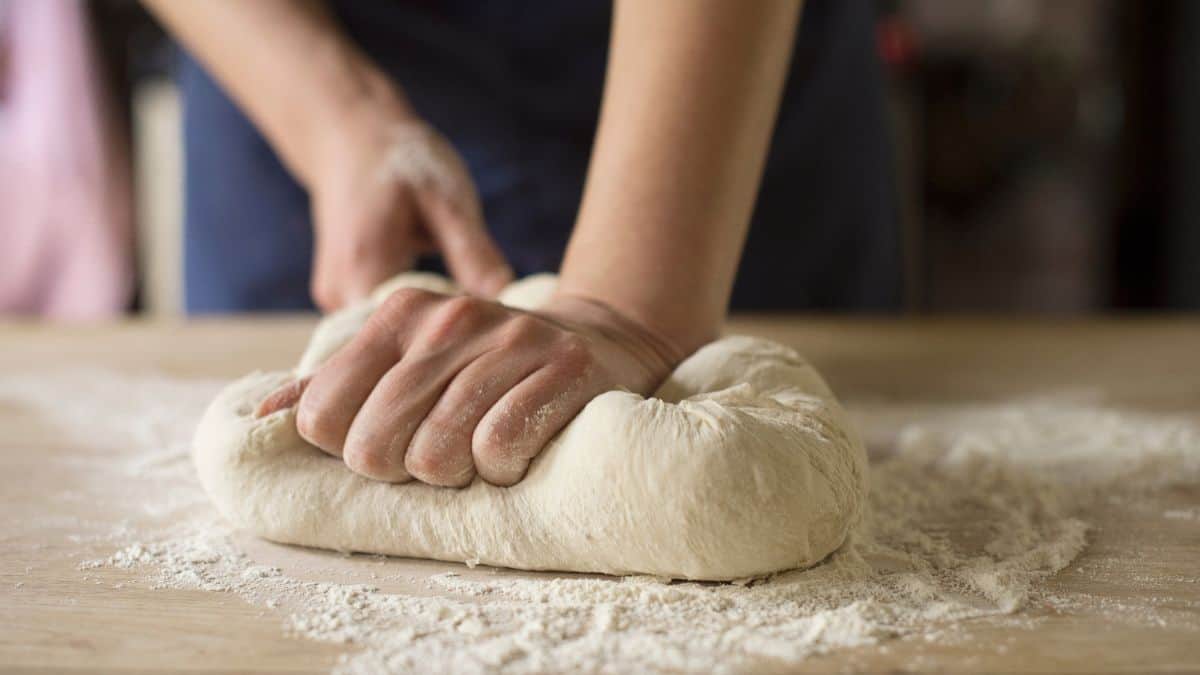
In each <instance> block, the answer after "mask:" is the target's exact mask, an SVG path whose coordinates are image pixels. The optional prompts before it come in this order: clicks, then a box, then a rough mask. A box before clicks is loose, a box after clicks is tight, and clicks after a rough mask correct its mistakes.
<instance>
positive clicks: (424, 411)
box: [146, 0, 800, 486]
mask: <svg viewBox="0 0 1200 675" xmlns="http://www.w3.org/2000/svg"><path fill="white" fill-rule="evenodd" d="M146 2H147V4H148V5H149V6H150V7H151V8H152V10H153V11H154V12H155V13H156V14H157V15H158V16H159V17H160V19H162V20H163V22H164V23H165V24H166V25H167V26H168V27H169V28H170V29H171V30H172V31H173V32H174V33H175V34H176V35H177V36H178V37H179V38H180V39H181V40H182V41H183V42H184V43H186V44H187V45H188V47H189V48H190V49H191V50H192V52H193V53H194V54H196V56H197V57H198V58H199V59H200V60H201V61H203V62H204V63H205V64H206V66H207V67H208V68H209V69H210V71H212V72H213V73H214V74H215V76H216V78H217V79H218V80H220V81H221V82H222V84H223V85H224V86H225V87H226V89H227V90H229V91H230V93H231V95H232V96H233V98H234V99H235V100H237V101H238V103H239V105H241V106H242V107H243V108H244V109H245V110H246V112H247V114H248V115H249V117H250V118H251V119H252V120H253V121H254V122H255V124H256V125H258V127H259V128H260V129H262V131H263V133H264V135H265V136H266V137H267V138H268V140H269V141H270V142H271V143H272V145H273V146H274V147H275V149H276V150H277V152H278V153H279V155H280V157H281V158H282V160H283V162H284V164H285V165H286V166H287V167H288V169H289V170H290V171H291V172H292V173H293V174H294V175H295V176H296V177H297V179H298V180H299V181H300V182H301V183H302V184H303V185H305V187H306V188H307V189H308V190H309V192H310V194H311V195H312V197H313V203H314V207H313V211H314V227H315V229H316V232H317V254H316V264H315V268H314V274H313V291H314V295H315V296H316V298H317V300H318V302H319V303H320V304H321V305H322V306H323V307H325V308H334V307H337V306H340V305H342V304H345V303H346V302H349V301H351V300H353V299H355V298H358V297H361V296H363V295H365V294H366V293H367V292H369V290H370V288H371V287H373V286H374V285H375V284H376V283H378V282H380V281H383V280H384V279H386V278H388V277H390V276H391V275H392V274H394V273H395V272H398V271H401V270H403V269H405V268H406V267H407V265H408V264H410V263H411V260H412V258H413V256H414V255H415V254H416V253H418V252H422V251H424V250H426V249H427V248H428V247H433V248H434V249H435V250H437V251H439V252H441V253H442V254H443V256H444V257H445V258H446V260H447V263H448V266H449V268H450V270H451V272H452V274H453V275H454V276H455V278H456V279H457V280H458V281H459V282H460V284H461V285H462V286H463V287H464V288H465V289H466V291H467V292H468V294H466V295H461V296H454V297H451V296H443V295H438V294H434V293H428V292H425V291H419V290H411V289H409V290H402V291H398V292H397V293H396V294H394V295H393V296H392V297H391V298H389V299H388V300H387V301H386V302H385V303H384V304H383V305H382V306H381V308H380V309H379V310H377V311H376V312H375V313H374V315H373V316H372V317H371V319H370V321H369V322H368V323H367V325H366V327H365V328H364V329H363V330H362V331H361V332H360V333H359V335H357V336H356V337H355V338H354V339H353V340H352V341H351V342H350V343H349V344H348V345H346V347H344V348H343V349H342V350H340V351H339V352H338V353H336V354H335V355H334V356H333V357H332V358H331V359H330V360H329V361H328V362H327V363H326V364H325V365H324V366H322V367H321V368H320V369H319V370H318V371H317V372H316V373H315V374H314V375H313V376H312V378H311V379H309V380H304V381H301V382H297V383H295V384H292V385H289V386H288V387H285V388H284V389H282V390H280V391H278V392H276V393H274V394H272V395H271V396H270V397H268V398H267V400H265V401H264V402H263V404H262V405H261V406H260V408H259V411H258V412H259V414H263V415H265V414H271V413H273V412H275V411H277V410H280V409H282V408H285V407H289V406H292V405H297V406H298V408H297V418H296V424H297V428H298V430H299V432H300V434H301V435H302V436H303V437H304V438H305V439H307V440H308V441H310V442H311V443H313V444H314V445H316V446H317V447H319V448H321V449H322V450H324V451H326V452H328V453H330V454H333V455H336V456H339V457H342V458H343V460H344V461H345V462H346V464H347V466H349V467H350V468H351V469H352V470H354V471H357V472H359V473H361V474H363V475H366V476H368V477H371V478H375V479H378V480H385V481H393V482H401V481H406V480H411V479H417V480H421V481H423V482H426V483H430V484H434V485H445V486H462V485H466V484H468V483H469V482H470V481H471V480H473V479H474V477H475V476H476V475H479V476H480V477H482V478H483V479H484V480H487V481H489V482H492V483H495V484H499V485H511V484H513V483H515V482H517V481H518V480H520V478H521V477H522V476H523V475H524V472H525V470H526V469H527V467H528V465H529V462H530V461H531V460H532V459H533V458H534V457H536V455H537V454H538V453H539V452H540V451H541V449H542V447H543V446H544V445H545V444H546V442H547V441H548V440H549V439H550V438H551V437H553V435H554V434H555V433H557V432H558V431H559V430H560V429H561V428H562V427H563V426H564V425H565V424H566V423H567V422H569V421H570V420H571V419H572V418H573V417H574V416H575V415H576V414H577V413H578V412H579V410H581V409H582V407H583V406H584V405H586V403H587V402H588V401H589V400H591V399H592V398H593V397H594V396H596V395H597V394H599V393H602V392H604V391H608V390H611V389H614V388H624V389H628V390H630V391H634V392H637V393H642V394H646V393H649V392H650V391H653V389H654V388H655V387H656V386H657V385H658V383H659V382H661V380H662V379H663V378H664V377H665V376H666V375H667V374H668V373H669V372H670V370H671V369H672V368H673V367H674V365H676V364H677V363H678V362H679V361H680V360H682V359H683V358H684V357H685V356H686V355H687V354H690V353H691V352H692V351H694V350H695V349H697V348H698V347H700V346H701V345H703V344H704V343H705V342H708V341H710V340H711V339H713V338H714V337H715V336H716V335H717V333H718V330H719V328H720V324H721V321H722V320H723V318H724V315H725V312H726V307H727V305H728V301H729V295H730V292H731V289H732V286H733V279H734V274H735V272H736V268H737V263H738V259H739V258H740V254H741V248H742V243H743V241H744V239H745V234H746V229H747V227H748V224H749V220H750V215H751V212H752V209H753V205H754V199H755V195H756V193H757V191H758V186H759V182H760V179H761V175H762V169H763V163H764V159H765V156H766V151H767V147H768V143H769V139H770V134H771V130H772V128H773V126H774V119H775V115H776V112H777V109H778V105H779V96H780V92H781V90H782V87H783V81H784V78H785V76H786V71H787V65H788V61H789V57H790V49H791V44H792V41H793V38H794V34H795V29H796V24H797V22H798V20H799V13H800V3H799V1H798V0H796V1H790V0H783V1H778V2H753V3H746V2H740V1H739V0H656V1H655V2H641V1H640V0H619V1H618V2H616V4H615V9H614V18H613V31H612V38H611V46H610V51H609V64H608V75H607V78H606V83H605V91H604V99H603V104H602V109H601V114H600V123H599V127H598V130H597V135H596V142H595V145H594V150H593V154H592V158H591V164H590V167H589V170H588V177H587V182H586V185H585V190H584V196H583V201H582V204H581V206H580V210H579V214H578V217H577V219H576V223H575V228H574V232H573V234H572V237H571V241H570V244H569V246H568V248H567V253H566V257H565V260H564V263H563V266H562V269H561V271H560V283H559V288H558V290H557V292H556V294H555V296H554V298H553V299H552V300H551V301H550V303H549V304H548V305H546V306H545V307H543V308H541V309H539V310H538V311H537V312H523V311H519V310H514V309H510V308H506V307H503V306H501V305H498V304H496V303H494V302H492V301H490V300H488V299H487V298H489V297H491V296H492V295H493V294H494V293H495V292H496V291H497V290H498V289H499V288H500V287H502V286H503V285H504V283H506V282H507V281H508V280H509V279H510V278H511V273H510V272H509V271H508V268H507V266H506V265H505V264H504V262H503V260H502V258H501V257H500V254H499V253H498V250H497V249H496V247H495V245H494V243H492V242H491V240H490V238H489V237H488V236H487V233H486V228H485V227H484V225H483V222H482V218H481V217H480V216H479V209H478V200H477V198H475V197H474V190H473V188H470V187H469V178H468V177H466V176H465V169H462V164H461V160H459V159H458V158H457V156H456V155H453V150H452V149H450V148H449V145H448V144H445V145H444V146H441V147H438V148H436V149H433V150H431V151H430V156H434V157H441V158H442V159H443V160H444V161H445V163H446V165H447V172H446V175H449V176H451V177H452V178H453V180H450V181H449V182H450V183H451V184H453V185H454V187H452V188H446V187H445V185H436V184H435V183H436V182H437V181H422V180H413V179H411V178H405V177H403V176H401V177H394V178H393V179H392V180H385V181H381V180H378V179H377V178H378V171H379V167H380V166H381V165H382V164H384V163H386V161H387V156H386V151H387V147H388V144H387V140H388V139H389V138H391V137H392V136H391V134H394V133H395V130H396V129H397V128H419V129H425V130H428V129H429V127H428V125H426V124H425V123H424V122H423V121H422V120H420V118H419V117H418V115H417V111H414V110H413V109H412V108H411V106H409V105H408V103H407V102H406V101H405V98H404V95H403V92H401V91H400V90H399V89H398V88H397V86H396V85H395V84H394V83H393V82H391V81H390V80H389V79H388V78H387V77H386V76H385V75H383V74H382V73H381V72H380V71H379V70H378V68H377V67H376V66H375V65H374V64H373V63H371V61H370V60H369V59H368V58H367V57H366V56H365V55H364V54H362V53H361V51H359V50H358V49H357V48H356V47H355V46H354V45H353V44H352V43H350V41H348V40H347V39H346V38H345V37H344V36H343V35H342V34H341V33H339V32H338V30H337V28H336V26H335V24H334V23H333V22H332V20H331V18H330V16H329V15H328V13H327V12H326V11H325V10H324V9H323V8H322V7H321V6H320V5H319V4H317V3H313V2H308V1H305V0H259V1H257V2H252V3H248V2H243V1H242V0H207V1H206V2H203V3H198V2H190V1H189V0H146ZM429 137H430V139H431V140H430V143H431V144H433V145H439V146H440V145H441V143H442V141H441V139H440V137H438V136H437V135H436V133H432V132H431V133H429ZM464 185H465V186H467V187H464Z"/></svg>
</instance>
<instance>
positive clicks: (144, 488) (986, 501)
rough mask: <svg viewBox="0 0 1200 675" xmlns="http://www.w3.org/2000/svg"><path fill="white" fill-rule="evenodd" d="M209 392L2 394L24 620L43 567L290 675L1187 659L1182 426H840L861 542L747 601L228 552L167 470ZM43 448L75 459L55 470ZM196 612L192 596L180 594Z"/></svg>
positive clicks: (5, 390) (1008, 418)
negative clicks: (868, 462) (1172, 652)
mask: <svg viewBox="0 0 1200 675" xmlns="http://www.w3.org/2000/svg"><path fill="white" fill-rule="evenodd" d="M218 386H219V383H216V382H200V381H186V380H170V379H164V378H155V377H130V376H122V375H115V374H111V373H104V372H97V371H92V372H78V371H72V372H60V373H58V374H53V375H30V376H0V412H2V413H4V414H6V419H14V418H15V417H17V416H20V418H21V419H28V420H31V421H35V422H36V424H32V425H31V426H29V427H28V428H27V429H26V430H25V431H24V432H23V436H22V437H21V441H20V442H21V444H22V447H24V448H28V449H29V451H28V452H27V453H26V454H24V455H20V456H16V455H13V454H10V455H6V457H5V459H6V461H7V462H8V463H9V464H8V466H7V467H6V468H7V469H8V470H9V474H10V475H12V474H14V473H19V472H24V475H25V476H27V477H28V478H27V480H22V481H14V482H11V483H9V484H6V491H5V500H6V501H5V505H6V507H8V508H6V511H5V513H6V516H5V517H6V521H5V522H4V528H5V529H4V533H5V539H4V541H5V546H6V548H7V549H8V551H9V553H8V557H7V558H6V565H10V567H6V569H5V570H4V572H5V577H4V581H5V582H6V583H8V584H11V585H10V588H11V591H9V592H10V593H11V594H12V596H13V598H14V599H15V600H16V602H15V603H11V604H12V605H20V604H21V603H22V602H23V601H28V602H32V601H34V600H35V599H36V597H33V596H34V594H46V595H42V596H38V597H40V598H41V599H40V600H38V602H40V603H41V604H43V605H46V604H47V603H62V604H63V605H64V611H68V610H70V606H71V604H72V603H71V598H70V596H67V597H63V596H62V595H61V594H56V593H55V592H54V591H52V590H49V589H48V587H45V586H42V585H39V581H38V580H39V579H40V578H41V577H39V571H40V570H42V569H48V568H52V567H54V566H56V565H57V568H56V569H60V570H61V569H65V570H68V571H69V575H70V581H69V583H74V584H78V586H77V587H78V588H81V589H89V588H90V587H102V590H103V591H104V595H103V597H104V598H105V599H104V605H105V606H111V605H112V603H114V602H119V601H120V599H122V598H126V597H139V598H141V599H142V600H143V601H144V602H145V603H146V607H152V608H153V607H156V606H157V605H161V606H162V608H163V609H160V610H155V611H167V610H166V608H168V607H170V606H171V605H172V602H169V601H168V599H174V601H175V602H183V601H184V599H185V598H186V602H189V603H201V604H204V605H205V606H210V605H212V603H217V605H219V606H220V607H221V608H223V609H221V610H220V611H221V612H233V613H235V614H236V613H237V612H239V611H241V610H238V608H239V607H242V608H246V609H250V610H252V611H253V612H257V613H259V614H261V616H260V618H259V621H258V622H256V623H254V626H256V629H257V630H258V631H260V633H261V634H260V635H257V636H255V635H252V634H251V633H248V632H246V631H243V630H239V631H237V632H234V631H231V630H226V629H225V628H224V626H223V625H222V622H221V621H219V620H215V621H214V620H210V621H207V622H205V625H204V627H203V628H199V629H197V630H198V632H199V633H200V634H211V635H212V636H213V639H222V640H225V641H226V642H227V643H228V645H229V647H228V649H232V650H233V651H234V652H235V653H236V650H237V649H238V648H242V649H249V648H250V647H249V646H248V645H249V643H250V642H251V641H255V640H257V641H259V642H267V641H269V640H274V639H278V638H279V637H280V636H290V637H297V638H303V639H305V642H300V643H293V645H294V646H280V647H278V648H276V649H275V650H274V651H273V652H272V654H271V655H270V658H277V659H280V661H279V662H278V663H279V664H285V663H292V664H294V663H295V662H294V661H288V660H287V658H286V656H285V655H275V654H274V652H275V651H277V652H285V653H288V652H295V651H297V650H303V649H308V648H307V647H303V645H305V644H309V643H308V642H307V640H309V639H311V640H316V641H319V642H321V643H324V644H326V645H328V646H327V647H326V648H325V649H326V650H333V649H336V651H337V652H338V653H340V656H339V658H338V660H337V662H336V663H333V662H331V663H330V664H329V665H331V666H333V667H336V668H337V669H338V670H341V671H343V672H378V671H383V670H391V671H397V672H404V671H415V670H422V671H428V670H445V669H453V670H459V671H471V670H493V669H497V668H502V669H505V670H508V671H512V672H543V671H562V670H598V669H601V668H610V669H612V670H622V671H624V670H644V669H656V670H692V671H698V672H707V671H710V670H712V669H714V668H715V669H718V670H721V669H724V670H741V669H746V668H751V667H754V668H758V667H763V666H768V667H769V666H778V667H781V668H807V667H810V666H811V667H824V668H829V667H831V666H830V664H831V663H840V664H841V667H847V668H849V667H860V668H884V667H887V668H891V667H908V668H928V667H932V666H933V665H935V664H936V663H938V661H935V660H933V658H934V657H933V656H931V654H933V653H936V654H939V655H942V657H943V658H944V655H945V654H947V653H950V654H953V653H954V652H955V650H959V651H965V652H967V653H970V654H974V655H975V656H974V658H979V655H980V654H983V655H986V656H988V657H991V658H993V659H999V658H1004V656H1005V654H1006V653H1007V650H1008V649H1009V645H1010V644H1011V642H1012V641H1013V640H1015V639H1018V638H1020V636H1022V635H1027V636H1032V635H1035V634H1037V633H1039V632H1042V631H1044V630H1046V627H1047V626H1049V625H1055V626H1058V625H1059V623H1058V620H1059V618H1060V617H1066V618H1068V619H1071V622H1073V623H1078V624H1082V625H1083V630H1082V631H1081V634H1083V635H1088V634H1094V635H1095V636H1096V637H1097V638H1098V639H1103V634H1104V630H1105V627H1110V628H1109V629H1111V630H1117V631H1119V632H1120V633H1121V634H1122V635H1124V636H1137V635H1139V634H1140V632H1145V633H1146V634H1147V635H1149V636H1154V637H1155V638H1156V639H1161V636H1163V635H1164V634H1166V633H1170V632H1171V631H1174V632H1175V633H1178V634H1180V635H1182V636H1184V637H1188V638H1190V639H1191V641H1192V642H1191V643H1192V644H1195V640H1196V639H1197V638H1200V620H1198V619H1197V616H1198V612H1200V593H1198V590H1200V589H1198V588H1197V586H1198V585H1200V584H1198V583H1197V579H1196V577H1195V566H1194V555H1192V556H1190V557H1189V558H1188V559H1190V560H1192V562H1193V564H1186V565H1178V564H1175V561H1177V558H1178V557H1179V556H1189V551H1193V549H1188V548H1186V547H1187V546H1193V547H1194V546H1195V545H1196V544H1197V541H1196V538H1197V535H1196V533H1195V529H1196V528H1195V521H1193V520H1190V517H1191V516H1190V514H1192V513H1193V511H1194V509H1196V508H1197V506H1198V504H1197V500H1196V497H1197V492H1196V491H1195V489H1194V487H1187V486H1188V485H1189V484H1190V485H1191V486H1194V485H1195V484H1196V482H1197V480H1198V479H1200V430H1198V429H1197V428H1196V427H1195V426H1194V425H1193V424H1192V423H1190V422H1188V421H1186V420H1182V419H1179V418H1172V417H1160V416H1152V415H1145V414H1138V413H1133V412H1127V411H1126V412H1122V411H1118V410H1114V409H1108V408H1106V407H1105V406H1104V405H1103V404H1102V402H1101V401H1099V400H1097V399H1088V398H1080V397H1060V398H1044V399H1039V400H1028V399H1026V400H1022V401H1016V402H1011V403H1005V404H995V405H986V406H953V407H950V406H927V407H911V406H900V405H893V404H885V403H876V404H872V405H858V406H855V405H853V404H851V405H850V406H849V407H850V410H851V413H852V415H854V416H855V418H856V419H857V421H858V422H859V425H860V428H861V429H863V431H864V433H865V435H866V437H867V440H868V445H869V446H870V447H871V449H872V451H873V453H872V454H873V455H874V456H875V461H873V465H872V486H871V487H872V490H871V493H872V498H871V515H870V524H869V529H867V530H864V531H863V532H861V533H860V535H859V537H858V540H857V542H856V544H855V546H854V547H853V548H852V549H848V550H846V551H844V552H842V553H840V554H838V555H836V556H835V557H834V558H833V559H831V560H830V561H829V562H827V563H826V564H824V565H821V566H818V567H817V568H814V569H812V570H809V571H806V572H799V573H791V574H786V575H782V576H780V577H776V578H774V579H772V580H770V581H767V582H765V583H759V584H755V585H752V586H748V587H744V586H737V585H730V584H691V583H676V584H665V583H662V582H659V581H656V580H653V579H646V578H631V579H625V580H618V579H612V578H603V577H595V578H589V577H582V576H569V575H565V576H564V575H549V574H527V573H526V574H519V573H512V572H498V571H495V570H489V569H485V568H482V567H480V568H476V569H474V570H471V569H468V568H466V567H464V566H460V565H450V564H441V563H428V562H418V561H405V560H388V559H382V558H373V557H365V556H353V557H345V556H337V555H335V554H328V553H322V552H317V551H308V550H301V549H290V548H287V547H280V546H275V545H271V544H265V543H261V542H255V541H252V540H248V539H247V538H245V537H241V536H236V535H231V533H229V532H228V531H226V529H225V527H224V526H223V525H221V524H220V520H219V519H218V518H217V516H216V514H215V513H214V512H213V511H212V510H211V507H209V506H208V505H207V504H206V503H205V502H206V500H205V498H204V495H203V493H202V492H201V491H200V488H199V485H198V484H197V483H196V482H195V480H194V478H192V476H191V472H190V466H189V464H188V460H187V448H188V437H189V434H190V429H191V425H192V424H193V423H194V421H195V419H196V418H197V416H198V415H199V414H200V411H201V410H202V408H203V405H204V403H205V402H206V400H207V399H208V398H209V397H210V396H211V395H212V394H213V393H214V392H215V391H216V389H217V388H218ZM52 408H53V409H54V410H55V411H56V413H55V416H54V417H53V418H51V417H48V416H47V415H48V413H49V411H50V410H51V409H52ZM10 442H11V440H10ZM62 444H69V445H71V446H72V447H73V448H75V449H74V450H72V451H70V452H62V451H57V452H55V451H52V450H50V448H53V447H56V445H62ZM11 452H13V451H12V450H10V453H11ZM64 556H65V558H64ZM13 561H23V562H13ZM1072 561H1074V562H1073V563H1072ZM1068 565H1069V567H1066V568H1065V569H1063V568H1064V567H1065V566H1068ZM22 566H23V567H26V568H28V569H27V570H22V569H21V567H22ZM1180 569H1183V570H1188V572H1186V573H1182V572H1179V571H1177V570H1180ZM1059 570H1062V571H1059ZM1131 570H1132V572H1131ZM1172 570H1176V571H1172ZM18 584H20V585H19V586H18ZM117 586H120V587H119V588H118V587H117ZM195 590H200V591H207V592H206V593H200V594H198V595H197V594H195V593H192V594H188V595H179V593H180V592H181V591H195ZM1121 590H1123V591H1124V595H1121V594H1119V593H1117V592H1116V591H1121ZM92 592H95V591H92ZM79 595H81V596H82V595H84V593H83V591H82V590H81V591H79ZM232 598H236V599H232ZM1121 598H1124V599H1121ZM230 602H232V603H233V604H229V603H230ZM6 611H11V610H6ZM210 611H216V609H212V610H210ZM192 613H194V612H189V613H188V615H189V616H190V615H191V614H192ZM127 615H129V613H128V612H127V613H123V614H122V615H121V616H127ZM133 615H134V616H136V614H133ZM151 616H154V614H153V612H151ZM1072 617H1075V618H1073V619H1072ZM0 618H2V617H0ZM1088 620H1090V621H1092V622H1098V623H1093V624H1091V625H1092V627H1091V628H1088V624H1087V621H1088ZM6 623H7V622H6ZM107 623H108V622H104V621H92V622H90V623H89V630H90V631H92V632H95V631H102V630H104V629H105V626H106V624H107ZM159 623H161V621H157V620H153V619H151V620H150V624H151V625H150V627H149V628H147V627H141V628H139V629H137V630H138V631H142V632H144V631H146V630H151V631H152V630H154V629H155V627H154V626H155V625H156V624H159ZM9 625H20V623H19V622H12V623H10V624H9ZM272 626H273V627H274V628H272ZM114 630H115V629H114ZM181 630H186V629H183V628H181ZM36 635H37V634H36V633H34V634H30V636H29V637H28V640H27V641H28V642H29V643H31V644H37V643H38V642H39V639H38V638H36ZM981 635H982V636H984V637H980V636H981ZM218 636H219V638H218ZM988 636H990V639H989V637H988ZM1014 636H1015V637H1014ZM129 639H132V638H129ZM1031 639H1032V638H1031ZM118 642H119V641H118ZM105 643H106V644H112V643H111V642H107V641H105ZM239 645H240V647H238V646H239ZM1093 647H1094V648H1096V649H1102V646H1101V645H1094V646H1093ZM99 653H100V654H104V653H106V652H105V651H104V650H103V649H99ZM321 653H324V654H328V653H329V651H323V652H321ZM1068 656H1070V655H1065V654H1064V655H1063V656H1062V657H1061V658H1067V657H1068ZM1117 656H1118V657H1119V656H1120V654H1118V655H1117ZM964 658H966V657H964ZM830 659H834V661H832V662H831V661H830ZM898 659H899V660H898ZM101 663H102V662H101ZM305 663H306V666H311V664H312V663H313V661H312V660H311V659H310V660H308V661H306V662H305ZM956 663H958V664H959V666H960V667H969V666H970V665H971V663H972V661H971V660H970V658H966V660H959V661H957V662H956ZM987 663H989V664H991V666H990V668H989V669H1005V668H1002V667H998V666H996V665H995V664H996V663H998V662H997V661H994V660H993V661H988V662H987ZM163 665H164V664H162V663H159V666H160V667H161V666H163ZM179 665H183V664H179ZM975 665H976V666H978V665H979V662H975Z"/></svg>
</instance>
